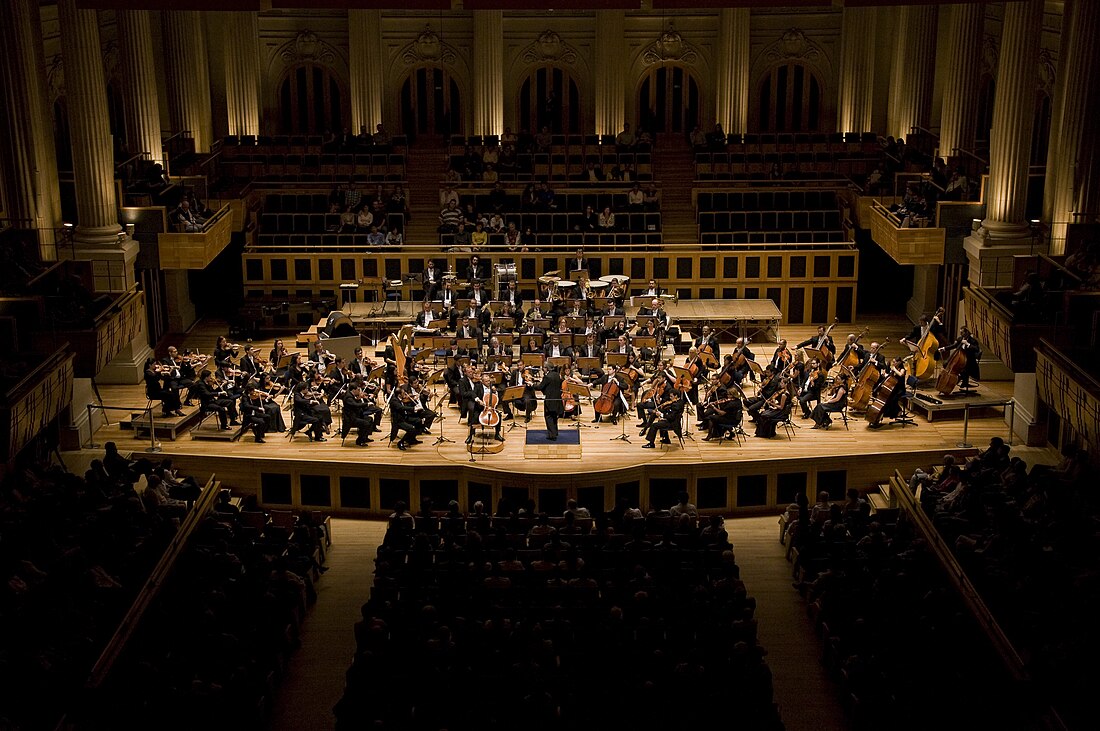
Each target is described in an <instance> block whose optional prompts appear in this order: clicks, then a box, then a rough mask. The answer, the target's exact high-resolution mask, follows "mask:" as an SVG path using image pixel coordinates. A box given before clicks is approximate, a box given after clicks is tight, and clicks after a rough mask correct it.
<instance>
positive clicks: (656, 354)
mask: <svg viewBox="0 0 1100 731" xmlns="http://www.w3.org/2000/svg"><path fill="white" fill-rule="evenodd" d="M635 337H640V338H653V340H654V346H653V347H652V348H650V347H649V346H646V347H644V348H642V349H641V359H642V360H643V361H647V362H652V363H653V364H654V365H656V364H657V361H658V360H660V358H661V351H662V350H664V348H663V347H662V339H663V337H664V333H663V332H662V330H661V328H660V327H658V326H657V320H655V319H650V320H649V321H648V322H647V323H646V325H645V327H643V328H642V329H641V330H639V331H638V333H637V335H636V336H635Z"/></svg>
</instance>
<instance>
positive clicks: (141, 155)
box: [115, 152, 149, 170]
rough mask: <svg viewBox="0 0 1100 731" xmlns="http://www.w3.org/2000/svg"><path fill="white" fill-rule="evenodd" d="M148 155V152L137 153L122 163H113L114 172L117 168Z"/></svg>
mask: <svg viewBox="0 0 1100 731" xmlns="http://www.w3.org/2000/svg"><path fill="white" fill-rule="evenodd" d="M148 154H149V153H148V152H138V153H136V154H133V155H131V156H130V157H128V158H126V159H125V160H123V161H122V162H116V163H115V170H118V169H119V168H122V167H125V166H126V165H129V164H130V163H132V162H133V161H134V160H140V159H141V158H143V157H145V156H146V155H148Z"/></svg>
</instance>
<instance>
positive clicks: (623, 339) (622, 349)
mask: <svg viewBox="0 0 1100 731" xmlns="http://www.w3.org/2000/svg"><path fill="white" fill-rule="evenodd" d="M615 343H616V347H615V352H616V353H626V354H627V356H629V355H630V354H631V353H633V352H634V346H632V345H631V344H630V336H629V335H627V334H625V333H624V334H622V335H619V336H618V337H617V338H616V340H615Z"/></svg>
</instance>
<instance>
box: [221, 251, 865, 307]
mask: <svg viewBox="0 0 1100 731" xmlns="http://www.w3.org/2000/svg"><path fill="white" fill-rule="evenodd" d="M477 253H478V255H479V256H480V258H481V261H482V263H483V264H484V263H486V262H488V263H489V264H490V265H495V264H497V263H500V262H503V261H510V262H513V263H515V265H516V273H517V275H518V278H519V283H520V284H519V286H520V291H521V294H522V296H523V297H524V298H525V299H528V300H530V299H532V298H533V297H534V294H535V281H536V278H537V277H539V276H540V275H542V274H544V273H545V272H548V271H554V270H559V271H562V270H564V269H565V268H566V267H567V263H566V262H567V259H568V257H569V256H570V255H571V254H572V253H573V252H572V251H561V252H530V253H525V254H517V253H513V252H508V251H482V252H477ZM468 256H469V254H468V253H462V254H458V253H454V252H446V253H440V251H439V249H438V247H409V246H406V247H404V248H402V249H398V250H393V251H385V252H383V253H364V252H362V251H360V250H350V249H349V250H343V251H340V250H328V251H325V252H307V251H281V250H278V249H274V248H269V247H260V246H254V247H249V248H247V249H246V250H245V252H244V255H243V257H242V258H243V262H242V266H243V269H244V272H243V275H244V290H245V298H246V303H247V302H254V303H271V304H279V303H283V302H290V303H294V302H296V301H309V300H316V299H328V300H332V301H335V302H337V304H339V303H340V300H339V290H340V284H341V283H344V282H355V281H358V280H364V281H367V282H371V281H374V282H377V281H380V280H381V279H385V280H387V281H389V280H407V279H408V277H409V275H414V274H419V273H420V272H422V271H423V270H424V261H425V259H427V258H432V259H435V260H437V261H438V262H440V263H441V264H443V266H444V268H453V269H454V270H455V271H456V272H458V274H459V275H460V276H461V275H462V274H463V273H464V272H465V266H466V258H467V257H468ZM585 256H586V257H587V259H588V260H589V262H590V265H589V266H590V274H591V275H592V276H593V277H600V276H615V275H618V276H626V277H630V287H629V289H630V292H631V293H640V292H641V291H642V290H643V289H644V288H645V287H646V285H647V283H648V281H649V280H650V279H655V280H657V281H658V282H659V283H660V286H661V287H662V288H664V289H667V290H668V291H669V292H670V293H675V294H678V295H679V296H680V297H681V298H683V299H701V300H711V299H770V300H772V301H773V302H775V304H776V306H777V307H778V308H779V310H780V312H781V313H782V314H783V323H784V324H803V323H821V322H831V321H832V320H833V318H834V317H835V318H838V319H839V320H840V321H841V322H851V321H852V318H853V317H854V316H855V311H856V282H857V279H858V277H859V252H858V251H857V250H856V249H855V247H854V245H849V244H838V245H833V246H829V247H823V248H794V249H783V250H778V249H775V250H772V249H768V248H764V247H760V248H752V249H747V250H738V251H732V250H731V251H726V250H715V249H713V248H703V247H697V246H695V247H675V246H665V247H662V249H661V250H660V251H637V252H609V251H588V250H586V251H585ZM401 294H402V298H403V299H406V300H408V299H419V298H420V296H421V290H420V287H419V285H418V284H415V283H407V284H406V286H405V287H404V288H402V289H401ZM358 296H359V298H360V301H362V300H364V299H370V298H371V297H375V298H376V297H378V296H379V290H378V289H377V287H375V288H369V287H363V288H361V289H360V292H359V295H358ZM293 324H297V325H300V324H302V323H293ZM304 324H305V325H307V326H308V325H310V324H312V323H311V322H307V323H304Z"/></svg>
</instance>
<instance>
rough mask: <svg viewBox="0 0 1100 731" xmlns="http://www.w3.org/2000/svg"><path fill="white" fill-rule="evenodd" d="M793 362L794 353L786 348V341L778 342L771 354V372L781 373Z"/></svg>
mask: <svg viewBox="0 0 1100 731" xmlns="http://www.w3.org/2000/svg"><path fill="white" fill-rule="evenodd" d="M793 360H794V353H792V352H791V350H790V348H788V347H787V341H786V340H780V341H779V343H778V344H777V345H776V348H775V352H773V353H772V359H771V367H772V369H773V370H776V371H781V370H783V369H784V368H786V367H787V366H789V365H790V364H791V361H793Z"/></svg>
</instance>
